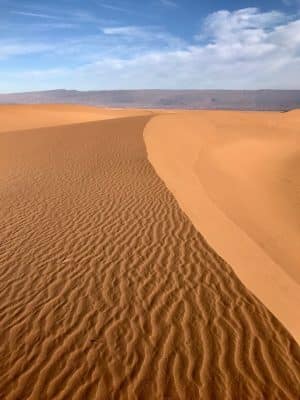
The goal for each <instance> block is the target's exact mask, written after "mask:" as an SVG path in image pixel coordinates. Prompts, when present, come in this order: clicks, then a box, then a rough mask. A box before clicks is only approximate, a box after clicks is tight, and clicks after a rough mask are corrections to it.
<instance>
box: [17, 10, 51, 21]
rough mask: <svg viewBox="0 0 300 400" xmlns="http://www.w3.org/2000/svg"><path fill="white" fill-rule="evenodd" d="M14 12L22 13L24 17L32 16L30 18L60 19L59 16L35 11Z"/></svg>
mask: <svg viewBox="0 0 300 400" xmlns="http://www.w3.org/2000/svg"><path fill="white" fill-rule="evenodd" d="M12 14H15V15H20V16H22V17H30V18H43V19H44V18H45V19H59V17H57V16H54V15H49V14H42V13H35V12H27V11H12Z"/></svg>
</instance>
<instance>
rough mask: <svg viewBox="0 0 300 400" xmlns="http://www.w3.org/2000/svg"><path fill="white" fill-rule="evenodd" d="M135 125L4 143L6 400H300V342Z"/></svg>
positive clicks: (0, 169)
mask: <svg viewBox="0 0 300 400" xmlns="http://www.w3.org/2000/svg"><path fill="white" fill-rule="evenodd" d="M76 112H77V113H78V112H79V110H78V109H77V110H76ZM145 114H146V113H145ZM133 115H134V112H132V115H131V116H129V117H127V118H121V119H111V120H105V121H94V122H83V121H82V120H81V121H80V122H81V123H78V124H75V122H76V121H74V120H73V121H72V124H71V125H66V126H60V127H54V128H51V127H46V128H38V129H28V130H26V131H21V130H19V131H10V132H3V133H1V134H0V174H1V175H0V176H1V180H0V195H1V200H0V201H1V207H0V220H1V231H0V265H1V270H0V274H1V275H0V278H1V279H0V324H1V326H0V377H1V379H0V398H1V399H2V398H4V399H18V400H19V399H22V400H23V399H71V398H72V399H100V400H102V399H212V400H215V399H220V400H223V399H237V400H240V399H259V400H260V399H298V398H299V390H300V384H299V374H300V350H299V346H298V345H297V343H296V342H295V341H294V339H293V338H292V336H291V335H290V334H289V333H288V332H287V330H286V329H285V328H284V327H283V326H282V325H281V323H280V322H278V320H277V319H275V318H274V317H273V315H272V314H271V313H270V312H269V311H268V310H267V309H266V307H265V306H264V305H263V304H262V303H261V302H260V301H258V300H257V299H256V298H255V297H254V296H253V295H252V294H251V293H250V292H249V291H248V290H247V289H246V288H245V287H244V285H243V284H242V283H241V282H240V281H239V279H238V278H237V277H236V275H235V274H234V272H233V271H232V269H231V268H230V267H229V266H228V265H227V264H226V263H225V262H224V261H223V260H222V259H221V258H220V257H219V256H218V255H217V254H216V253H215V252H214V250H212V249H211V247H210V246H209V245H208V244H207V243H206V241H205V240H204V239H203V237H202V236H201V234H200V233H199V232H198V231H197V230H196V229H195V228H194V227H193V225H192V223H191V222H190V220H189V219H188V218H187V217H186V216H185V214H184V213H183V212H182V211H181V209H180V208H179V206H178V204H177V202H176V200H175V198H174V197H173V195H172V194H171V193H170V192H169V191H168V190H167V188H166V186H165V184H164V183H163V182H162V180H161V179H160V178H159V177H158V175H157V174H156V173H155V171H154V169H153V167H152V166H151V164H150V163H149V162H148V159H147V152H146V148H145V144H144V140H143V130H144V128H145V125H146V124H147V123H148V122H149V120H150V118H151V116H150V113H148V115H144V116H133ZM99 119H101V112H100V115H99ZM29 127H30V126H28V125H27V128H29ZM166 151H167V150H166Z"/></svg>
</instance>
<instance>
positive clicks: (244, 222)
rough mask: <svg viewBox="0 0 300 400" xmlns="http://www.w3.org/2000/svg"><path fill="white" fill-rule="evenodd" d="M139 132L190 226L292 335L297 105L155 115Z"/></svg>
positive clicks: (298, 192) (295, 330)
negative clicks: (264, 109)
mask: <svg viewBox="0 0 300 400" xmlns="http://www.w3.org/2000/svg"><path fill="white" fill-rule="evenodd" d="M145 137H146V143H147V148H148V151H149V154H150V160H151V161H152V162H153V164H154V166H155V168H156V170H157V171H158V173H159V174H160V176H161V177H162V178H163V179H164V181H165V182H166V184H167V186H168V187H169V189H170V190H171V191H172V192H173V193H174V195H175V197H176V198H177V199H178V201H179V203H180V205H181V207H182V208H183V210H184V211H185V212H186V214H187V215H188V216H189V217H190V218H191V220H192V221H193V223H194V224H195V226H196V227H197V229H198V230H199V231H200V232H201V233H202V234H203V235H204V237H205V238H206V239H207V240H208V242H209V243H210V244H211V245H212V246H213V247H214V249H216V250H217V252H218V253H219V254H220V255H221V256H222V257H223V258H224V259H225V260H226V261H227V262H228V263H229V264H230V265H231V266H232V267H233V268H234V270H235V271H236V273H237V274H238V276H239V277H240V278H241V279H242V281H243V282H244V283H245V284H246V286H247V287H248V288H249V289H250V290H251V291H252V292H253V293H254V294H255V295H256V296H257V297H258V298H259V299H260V300H262V301H263V302H264V303H265V304H266V305H267V306H268V308H269V309H270V310H271V311H272V312H273V313H274V314H275V315H276V316H277V317H278V318H279V319H280V320H281V321H282V322H283V323H284V324H285V326H286V327H287V328H288V329H289V330H290V332H291V333H292V334H293V335H294V336H295V338H296V339H297V340H298V341H299V342H300V268H299V265H300V250H299V243H300V224H299V221H300V186H299V176H300V111H293V112H290V113H261V112H256V113H254V112H251V113H247V112H222V111H219V112H211V111H206V112H205V111H203V112H193V113H191V112H189V113H181V114H175V115H169V116H159V117H156V118H154V119H152V120H151V122H150V123H149V124H148V126H147V128H146V131H145Z"/></svg>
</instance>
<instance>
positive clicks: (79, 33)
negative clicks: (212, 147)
mask: <svg viewBox="0 0 300 400" xmlns="http://www.w3.org/2000/svg"><path fill="white" fill-rule="evenodd" d="M56 88H65V89H80V90H100V89H142V88H144V89H151V88H166V89H168V88H169V89H180V88H187V89H193V88H194V89H196V88H197V89H201V88H203V89H215V88H217V89H260V88H286V89H300V0H272V1H271V0H270V1H267V0H266V1H264V2H259V1H234V0H227V1H226V0H222V1H221V0H220V1H218V0H216V1H211V2H202V1H200V0H148V1H145V0H103V1H102V0H81V1H80V0H59V1H58V0H51V1H50V0H44V1H37V0H28V1H27V0H0V92H16V91H30V90H46V89H56Z"/></svg>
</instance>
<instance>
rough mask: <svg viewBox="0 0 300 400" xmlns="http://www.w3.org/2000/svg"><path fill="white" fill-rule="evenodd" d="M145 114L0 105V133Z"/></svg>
mask: <svg viewBox="0 0 300 400" xmlns="http://www.w3.org/2000/svg"><path fill="white" fill-rule="evenodd" d="M145 114H147V111H141V110H134V109H131V110H111V109H108V108H98V107H87V106H81V105H69V104H59V105H57V104H39V105H0V133H1V132H8V131H16V130H25V129H34V128H43V127H50V126H52V127H54V126H61V125H69V124H76V123H83V122H88V121H99V120H105V119H112V118H122V117H129V116H132V115H145Z"/></svg>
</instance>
